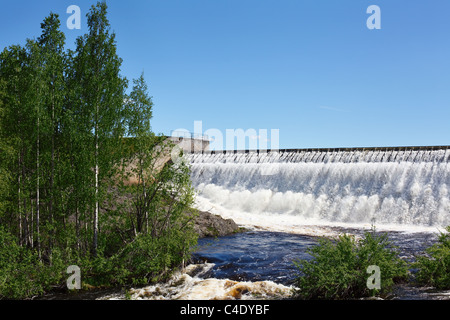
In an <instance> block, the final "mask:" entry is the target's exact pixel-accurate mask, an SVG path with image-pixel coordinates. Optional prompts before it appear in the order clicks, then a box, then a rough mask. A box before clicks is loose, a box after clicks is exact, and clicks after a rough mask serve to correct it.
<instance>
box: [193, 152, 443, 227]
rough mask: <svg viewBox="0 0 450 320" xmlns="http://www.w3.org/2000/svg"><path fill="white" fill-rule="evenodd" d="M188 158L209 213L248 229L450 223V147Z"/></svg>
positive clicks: (200, 199)
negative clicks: (260, 226)
mask: <svg viewBox="0 0 450 320" xmlns="http://www.w3.org/2000/svg"><path fill="white" fill-rule="evenodd" d="M187 158H188V161H190V163H191V170H192V174H191V177H192V182H193V185H194V187H195V188H196V190H197V191H198V203H199V205H200V206H202V209H205V210H208V209H209V210H211V211H213V212H214V211H216V212H220V213H221V214H222V215H223V214H224V213H226V212H228V213H233V214H230V215H229V216H230V217H232V218H234V219H237V220H240V219H241V220H242V221H246V223H250V224H252V223H253V224H254V225H258V223H262V224H264V221H266V222H267V224H273V223H274V222H277V223H278V222H280V223H281V222H283V223H284V225H285V226H287V225H289V224H290V223H291V224H317V223H318V224H322V225H323V224H325V225H327V224H333V223H352V224H366V225H367V224H369V225H370V224H371V223H375V224H376V225H377V226H378V225H380V224H381V225H394V226H401V227H408V226H426V227H442V226H446V225H449V224H450V195H449V190H448V188H449V187H450V167H449V165H448V163H449V161H450V150H449V149H448V148H447V147H442V148H432V149H419V148H395V149H394V148H391V149H387V148H386V149H378V150H377V149H354V150H349V149H343V150H342V149H341V150H320V149H316V150H286V151H283V150H282V151H279V152H256V151H247V152H211V153H193V154H188V155H187ZM225 215H226V214H225ZM257 220H258V221H257ZM252 221H253V222H252Z"/></svg>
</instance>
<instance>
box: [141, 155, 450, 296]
mask: <svg viewBox="0 0 450 320" xmlns="http://www.w3.org/2000/svg"><path fill="white" fill-rule="evenodd" d="M187 158H188V161H189V162H190V163H191V168H192V170H191V178H192V182H193V185H194V187H195V189H196V190H197V193H198V195H197V203H196V204H197V207H198V208H199V209H201V210H206V211H210V212H212V213H215V214H218V215H221V216H222V217H224V218H232V219H233V220H234V221H235V222H237V223H238V224H239V225H242V226H244V227H247V228H250V229H251V230H252V231H250V232H245V233H239V234H235V235H231V236H227V237H221V238H218V239H201V240H200V242H199V248H198V250H197V252H196V253H195V256H194V257H195V264H192V265H190V266H188V268H187V270H186V271H185V272H183V273H180V274H178V275H176V276H175V277H174V279H173V280H172V281H171V282H169V283H168V284H161V285H155V286H150V287H146V288H142V289H137V290H135V291H134V292H133V298H136V299H233V298H238V299H251V298H254V297H255V296H256V297H265V298H268V299H272V298H283V297H284V298H286V297H289V294H290V292H291V289H292V287H291V285H292V284H293V281H294V280H295V277H296V269H295V266H294V264H293V260H296V259H308V258H310V257H309V255H308V253H307V249H308V248H310V247H311V246H313V245H315V244H316V240H315V239H314V237H313V236H336V235H337V234H340V233H342V232H348V233H352V234H355V235H362V233H363V232H366V231H367V230H369V229H370V228H371V226H372V225H373V224H374V225H375V226H376V227H377V230H378V231H379V232H383V231H389V239H390V240H391V241H392V242H393V244H394V245H396V246H398V247H399V250H400V256H401V257H402V258H404V259H406V260H409V261H412V260H414V257H415V255H417V254H420V253H422V252H423V250H425V248H427V247H428V246H430V245H431V244H432V243H434V242H435V241H436V234H437V232H438V231H441V230H442V229H443V228H444V227H445V226H447V225H450V194H449V188H450V167H449V166H448V162H449V161H450V150H449V149H448V148H446V147H443V148H441V149H439V148H432V150H419V149H414V148H412V149H411V148H410V149H408V148H404V149H402V148H397V149H390V150H388V149H386V150H374V149H373V150H361V149H357V150H308V151H281V152H270V153H264V152H262V153H259V152H244V153H221V152H218V153H211V154H208V153H206V154H190V155H188V156H187ZM439 294H441V293H439ZM399 297H400V298H402V297H403V298H405V299H417V298H418V297H419V298H429V297H430V294H429V293H424V292H423V291H421V289H419V288H409V287H401V288H400V289H399Z"/></svg>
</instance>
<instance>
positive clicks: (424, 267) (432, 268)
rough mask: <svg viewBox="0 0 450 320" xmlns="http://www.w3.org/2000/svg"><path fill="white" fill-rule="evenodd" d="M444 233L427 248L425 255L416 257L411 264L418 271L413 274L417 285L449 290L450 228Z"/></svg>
mask: <svg viewBox="0 0 450 320" xmlns="http://www.w3.org/2000/svg"><path fill="white" fill-rule="evenodd" d="M446 231H447V233H443V232H441V233H440V235H439V237H438V241H437V243H435V244H433V245H432V246H431V247H429V248H428V249H427V250H426V252H425V255H421V256H418V257H417V259H416V262H415V263H414V264H413V267H415V268H417V269H418V270H417V273H416V274H415V278H416V281H417V283H418V284H421V285H427V286H432V287H435V288H437V289H441V290H447V289H450V234H449V232H450V226H447V227H446Z"/></svg>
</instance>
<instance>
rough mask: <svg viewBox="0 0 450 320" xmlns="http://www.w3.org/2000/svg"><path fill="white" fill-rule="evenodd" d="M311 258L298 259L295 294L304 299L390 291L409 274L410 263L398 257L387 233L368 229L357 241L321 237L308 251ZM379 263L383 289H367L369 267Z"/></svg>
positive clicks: (347, 237)
mask: <svg viewBox="0 0 450 320" xmlns="http://www.w3.org/2000/svg"><path fill="white" fill-rule="evenodd" d="M308 253H309V254H310V255H311V256H312V259H311V260H299V261H295V262H294V263H295V265H296V266H297V268H298V270H299V277H298V278H297V280H296V286H297V287H298V289H296V290H295V292H294V295H295V296H296V297H297V298H302V299H352V298H359V297H367V296H370V295H373V294H375V293H379V294H384V293H386V292H388V291H389V289H390V288H391V287H392V285H393V284H394V282H395V281H398V280H401V279H405V278H406V276H407V272H408V269H407V265H406V263H405V262H404V261H403V260H401V259H400V258H398V256H397V253H396V252H395V250H394V248H393V247H392V246H391V244H390V242H389V241H388V238H387V235H386V234H384V235H376V234H375V233H373V232H366V233H365V236H364V237H363V238H362V239H360V240H357V239H355V237H354V236H350V235H346V234H344V235H340V236H339V238H338V239H337V240H336V241H332V240H329V239H321V240H320V241H319V244H318V245H317V246H314V247H312V248H311V249H309V250H308ZM370 265H377V266H378V267H379V268H380V272H381V290H380V292H377V291H378V290H377V289H372V290H375V291H372V290H369V289H368V288H367V278H368V277H369V276H370V274H368V273H367V267H368V266H370Z"/></svg>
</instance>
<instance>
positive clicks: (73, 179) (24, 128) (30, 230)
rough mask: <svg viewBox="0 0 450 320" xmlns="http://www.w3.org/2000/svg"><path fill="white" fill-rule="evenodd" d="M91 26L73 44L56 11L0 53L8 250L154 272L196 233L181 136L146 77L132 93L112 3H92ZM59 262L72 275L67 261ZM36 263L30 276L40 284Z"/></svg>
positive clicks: (50, 261)
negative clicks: (158, 127) (166, 132)
mask: <svg viewBox="0 0 450 320" xmlns="http://www.w3.org/2000/svg"><path fill="white" fill-rule="evenodd" d="M87 25H88V32H87V33H86V34H84V35H82V36H80V37H78V38H77V39H76V47H75V50H66V49H65V45H66V43H65V35H64V33H63V32H62V31H61V30H60V20H59V17H58V15H57V14H54V13H50V15H49V16H48V17H46V18H45V19H44V21H43V22H42V24H41V29H42V32H41V35H40V36H39V37H38V38H37V39H32V40H31V39H27V41H26V44H25V45H24V46H21V45H11V46H9V47H7V48H5V49H4V50H3V51H2V52H1V54H0V181H1V182H0V232H3V233H4V234H3V239H4V241H3V243H2V244H0V255H1V254H4V255H6V256H7V257H9V259H10V261H13V260H14V261H18V262H20V261H23V259H24V258H23V257H24V255H27V256H28V255H29V254H31V255H32V258H30V259H32V261H33V263H32V265H33V266H35V267H36V266H39V268H41V269H40V270H41V271H42V270H46V269H45V266H55V265H57V264H58V263H60V265H61V267H62V266H63V265H65V263H69V264H74V263H79V264H83V263H84V264H86V266H87V265H89V267H86V268H87V269H88V270H89V272H91V273H93V274H94V273H95V274H99V273H101V272H100V271H99V270H98V269H97V270H95V272H94V269H95V268H96V266H98V265H99V264H101V265H102V266H103V268H104V269H105V270H103V271H104V272H106V270H107V272H109V273H110V276H111V277H112V275H113V274H114V276H115V277H116V278H118V273H120V275H122V278H123V281H127V280H130V279H131V278H133V281H135V280H136V279H138V277H141V278H142V277H144V278H145V279H146V280H145V281H148V280H149V276H150V277H152V276H155V275H158V274H161V273H166V271H167V270H168V268H170V267H173V266H174V265H177V264H180V262H182V261H184V259H186V258H187V256H188V253H189V250H190V247H191V246H192V244H193V243H195V236H194V234H193V231H192V215H191V214H190V213H187V209H188V208H189V207H190V205H191V204H192V201H193V189H192V187H191V185H190V179H189V168H188V167H187V166H186V164H185V163H184V162H181V163H178V164H177V163H173V162H171V161H170V160H168V159H167V154H168V152H169V151H170V150H171V149H170V148H171V147H172V146H171V144H170V143H169V142H168V141H167V140H165V138H164V137H163V136H161V135H155V134H154V133H153V132H152V130H151V126H150V119H151V117H152V107H153V103H152V99H151V97H150V96H149V94H148V87H147V84H146V82H145V79H144V76H143V75H141V76H140V77H139V78H138V79H134V80H133V81H132V88H131V93H129V94H127V93H126V92H127V89H128V86H129V82H128V80H127V79H126V78H125V77H124V76H122V75H121V74H120V71H121V64H122V59H121V58H120V57H119V56H118V54H117V45H116V40H115V34H114V32H112V31H111V27H110V23H109V21H108V19H107V5H106V4H105V3H104V2H99V3H97V4H96V5H93V6H92V7H91V9H90V11H89V13H88V14H87ZM130 181H131V182H130ZM1 237H2V236H1V235H0V238H1ZM8 246H10V247H11V246H14V247H15V248H17V252H16V253H13V252H10V253H8V252H7V247H8ZM136 246H137V247H136ZM2 249H3V251H2ZM13 251H14V250H13ZM14 252H15V251H14ZM25 252H26V254H25ZM13 254H16V255H17V257H16V256H12V255H13ZM70 259H72V260H71V261H69V260H70ZM101 259H103V260H101ZM105 259H106V260H105ZM136 259H138V260H136ZM139 259H144V260H139ZM7 260H8V259H6V258H5V259H3V261H7ZM100 260H101V261H102V263H99V262H98V261H100ZM105 261H106V262H107V263H106V262H105ZM63 262H64V263H63ZM118 262H120V266H118V265H117V263H118ZM108 263H109V266H108V267H105V265H107V264H108ZM136 265H137V266H136ZM7 268H10V267H8V266H7V265H6V264H5V263H4V264H3V271H4V272H3V276H4V279H10V278H11V277H10V276H9V277H8V274H7V271H6V269H7ZM42 268H44V269H42ZM108 268H109V269H108ZM10 269H11V268H10ZM16 269H17V268H16ZM113 269H114V270H113ZM119 269H120V270H121V271H120V272H119ZM125 270H126V271H125ZM52 272H53V274H52V276H51V277H53V282H55V281H56V282H58V281H59V282H61V279H62V278H63V273H62V272H61V270H57V271H52ZM55 272H56V273H55ZM28 273H29V277H28V278H27V279H25V280H24V281H25V284H24V285H29V282H30V281H31V282H32V283H36V281H37V280H36V279H35V278H38V277H39V276H38V275H36V274H35V273H33V272H31V271H30V272H28ZM41 273H42V272H41ZM33 277H34V278H33ZM119 278H120V277H119ZM1 279H2V263H1V262H0V280H1ZM27 281H28V282H27ZM108 281H109V280H108ZM1 283H2V281H0V297H2V296H3V297H8V294H9V296H15V293H14V292H16V291H20V290H16V291H14V290H13V289H11V288H12V287H13V286H12V284H9V285H8V281H7V280H4V281H3V292H2V284H1ZM37 287H39V290H35V291H36V292H42V291H43V290H45V288H43V286H42V285H41V286H37ZM5 292H6V293H5ZM27 294H30V292H28V293H27ZM22 295H24V294H22ZM25 295H26V294H25ZM17 296H20V294H18V295H17Z"/></svg>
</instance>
